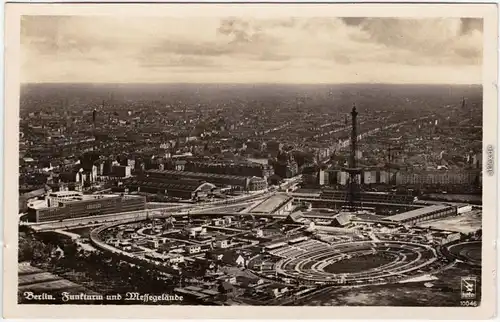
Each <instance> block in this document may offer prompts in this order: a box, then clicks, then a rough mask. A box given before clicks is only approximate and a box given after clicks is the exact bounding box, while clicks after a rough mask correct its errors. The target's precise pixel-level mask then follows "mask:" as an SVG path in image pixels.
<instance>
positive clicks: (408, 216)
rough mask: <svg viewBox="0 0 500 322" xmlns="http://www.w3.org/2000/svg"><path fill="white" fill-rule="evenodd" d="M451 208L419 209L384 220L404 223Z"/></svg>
mask: <svg viewBox="0 0 500 322" xmlns="http://www.w3.org/2000/svg"><path fill="white" fill-rule="evenodd" d="M448 208H450V206H448V205H432V206H428V207H424V208H418V209H414V210H410V211H407V212H403V213H400V214H397V215H393V216H389V217H385V218H384V220H392V221H403V220H407V219H411V218H416V217H420V216H422V215H425V214H428V213H431V212H433V211H439V210H445V209H448Z"/></svg>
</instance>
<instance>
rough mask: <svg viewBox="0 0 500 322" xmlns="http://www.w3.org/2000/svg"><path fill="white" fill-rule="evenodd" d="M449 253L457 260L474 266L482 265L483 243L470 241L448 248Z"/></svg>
mask: <svg viewBox="0 0 500 322" xmlns="http://www.w3.org/2000/svg"><path fill="white" fill-rule="evenodd" d="M448 252H449V253H450V254H451V255H452V256H453V257H455V258H456V259H459V260H462V261H464V262H466V263H469V264H472V265H481V242H480V241H469V242H463V243H458V244H454V245H451V246H449V247H448Z"/></svg>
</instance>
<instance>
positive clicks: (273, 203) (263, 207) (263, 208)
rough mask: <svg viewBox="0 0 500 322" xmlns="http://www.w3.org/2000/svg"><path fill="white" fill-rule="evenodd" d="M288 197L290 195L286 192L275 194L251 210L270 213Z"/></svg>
mask: <svg viewBox="0 0 500 322" xmlns="http://www.w3.org/2000/svg"><path fill="white" fill-rule="evenodd" d="M289 199H291V197H290V196H288V195H287V194H276V195H274V196H271V197H269V198H267V199H265V200H264V201H262V202H261V203H259V204H258V205H257V206H255V207H254V208H253V209H252V210H251V212H259V213H270V212H272V211H273V210H275V209H276V208H278V207H279V206H280V205H281V204H283V203H284V202H286V201H288V200H289Z"/></svg>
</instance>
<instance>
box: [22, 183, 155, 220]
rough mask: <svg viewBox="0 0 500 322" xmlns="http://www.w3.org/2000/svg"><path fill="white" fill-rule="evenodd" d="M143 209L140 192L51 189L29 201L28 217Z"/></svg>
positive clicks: (53, 217)
mask: <svg viewBox="0 0 500 322" xmlns="http://www.w3.org/2000/svg"><path fill="white" fill-rule="evenodd" d="M143 209H146V199H145V198H144V197H142V196H121V195H83V194H82V193H80V192H77V191H59V192H52V193H50V194H49V195H48V196H47V198H46V199H44V200H37V201H34V202H33V203H31V204H29V205H28V221H30V222H46V221H57V220H65V219H73V218H81V217H90V216H98V215H107V214H113V213H120V212H129V211H136V210H143Z"/></svg>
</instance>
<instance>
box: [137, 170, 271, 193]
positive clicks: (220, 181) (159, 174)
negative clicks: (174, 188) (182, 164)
mask: <svg viewBox="0 0 500 322" xmlns="http://www.w3.org/2000/svg"><path fill="white" fill-rule="evenodd" d="M146 178H147V179H146ZM149 178H155V179H173V180H180V179H190V180H199V181H206V182H210V183H212V184H215V185H217V186H230V187H232V188H234V189H235V190H244V191H257V190H263V189H265V188H267V181H266V179H264V178H259V177H245V176H233V175H224V174H213V173H202V172H190V171H176V170H149V171H146V172H145V175H144V180H149Z"/></svg>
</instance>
